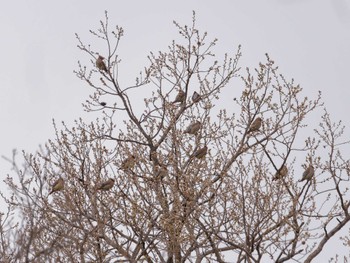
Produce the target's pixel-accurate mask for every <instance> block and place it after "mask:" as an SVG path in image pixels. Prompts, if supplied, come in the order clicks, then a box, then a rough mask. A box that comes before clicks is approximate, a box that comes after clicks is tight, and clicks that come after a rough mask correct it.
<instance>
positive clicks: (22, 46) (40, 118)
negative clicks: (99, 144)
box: [0, 0, 350, 178]
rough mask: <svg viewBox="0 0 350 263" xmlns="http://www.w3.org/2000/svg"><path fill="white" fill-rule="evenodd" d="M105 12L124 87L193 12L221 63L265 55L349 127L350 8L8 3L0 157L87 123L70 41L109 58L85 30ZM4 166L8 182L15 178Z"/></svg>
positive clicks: (322, 2)
mask: <svg viewBox="0 0 350 263" xmlns="http://www.w3.org/2000/svg"><path fill="white" fill-rule="evenodd" d="M104 10H107V11H108V12H109V17H110V23H111V25H114V24H118V25H120V26H122V27H124V30H125V37H124V38H123V40H122V43H121V46H120V49H119V54H120V56H121V58H122V59H123V61H124V62H123V64H122V69H121V70H122V72H124V73H125V74H124V76H123V79H124V80H129V82H128V83H133V81H134V79H135V77H136V76H137V74H138V72H139V71H140V70H141V69H143V66H144V65H145V63H146V62H147V60H146V56H147V55H148V53H149V51H158V50H164V49H166V47H167V45H168V44H170V41H171V40H172V39H174V38H175V39H176V38H178V34H177V30H176V29H175V27H174V26H173V24H172V21H173V20H177V21H178V22H180V23H181V24H185V23H186V24H190V23H191V16H192V10H195V11H196V13H197V24H198V26H199V28H200V29H202V30H205V31H208V33H209V38H215V37H217V38H218V39H219V44H218V45H217V50H218V52H219V53H220V52H221V53H223V52H230V51H232V52H234V51H235V50H236V48H237V46H238V44H242V51H243V58H242V59H241V66H242V67H245V66H252V67H254V66H256V65H257V63H258V62H259V61H261V60H264V59H265V56H264V54H265V53H266V52H267V53H269V54H270V56H271V58H273V59H274V61H275V62H276V64H277V65H279V67H280V70H281V72H282V73H283V74H284V75H285V76H286V77H287V78H294V79H295V80H296V82H297V83H300V84H301V86H302V87H303V88H304V90H305V93H306V94H307V95H308V96H310V97H314V96H316V95H317V91H318V90H321V91H322V93H323V100H324V101H325V102H326V104H327V107H328V109H329V111H330V113H331V114H332V116H333V117H336V118H337V119H343V120H344V122H345V124H347V125H348V126H349V125H350V121H349V118H348V116H347V115H348V112H349V110H350V106H349V104H348V98H349V97H350V87H349V85H350V84H349V81H348V76H349V70H350V66H349V61H350V0H244V1H243V0H239V1H238V0H223V1H212V0H201V1H199V0H197V1H195V0H177V1H164V0H148V1H117V0H104V1H91V0H90V1H87V0H84V1H82V0H73V1H71V0H70V1H68V0H61V1H43V0H37V1H27V0H18V1H6V2H3V3H2V5H1V9H0V32H1V41H0V50H1V51H2V53H3V55H2V57H3V63H1V64H0V91H1V96H0V109H1V110H0V122H1V123H2V128H1V130H0V145H1V147H0V155H7V156H9V155H10V154H11V150H12V149H13V148H17V149H19V150H21V149H25V150H28V151H35V150H36V149H37V146H38V144H40V143H41V144H43V143H44V142H45V141H46V140H47V139H48V138H52V137H53V135H54V131H53V128H52V121H51V119H52V118H55V119H56V121H57V122H59V121H61V120H64V121H66V122H67V123H72V122H73V120H74V119H76V118H78V117H83V118H89V116H88V115H87V113H85V112H84V111H83V109H82V107H81V103H82V102H84V101H85V99H86V98H87V96H88V94H89V92H91V89H89V88H88V87H87V86H86V85H85V83H82V82H81V81H80V80H78V79H77V78H76V77H75V75H74V74H73V70H74V69H75V68H76V67H77V60H79V59H83V58H84V54H83V53H82V52H80V51H79V50H78V49H77V48H76V44H77V42H76V40H75V36H74V33H79V34H80V35H81V36H82V39H83V40H86V42H90V43H91V44H92V45H93V46H95V47H97V48H98V47H101V49H102V51H101V53H103V46H102V45H101V42H98V41H96V39H94V38H92V37H91V36H90V35H89V34H88V30H89V29H95V28H97V27H98V26H99V20H101V19H104ZM92 41H94V42H92ZM348 131H349V130H348ZM0 164H1V167H2V172H1V177H2V178H4V177H5V175H6V173H7V172H8V171H9V169H8V166H7V164H6V163H5V162H4V161H3V160H1V161H0Z"/></svg>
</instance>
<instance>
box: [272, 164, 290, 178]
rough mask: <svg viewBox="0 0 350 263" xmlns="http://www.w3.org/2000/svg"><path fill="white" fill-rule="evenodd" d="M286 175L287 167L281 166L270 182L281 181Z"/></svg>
mask: <svg viewBox="0 0 350 263" xmlns="http://www.w3.org/2000/svg"><path fill="white" fill-rule="evenodd" d="M287 173H288V168H287V166H285V165H283V166H282V167H281V168H280V169H279V170H278V171H277V172H276V174H275V176H274V178H273V179H272V181H275V180H278V179H281V178H283V177H285V176H286V175H287Z"/></svg>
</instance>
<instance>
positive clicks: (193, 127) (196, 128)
mask: <svg viewBox="0 0 350 263" xmlns="http://www.w3.org/2000/svg"><path fill="white" fill-rule="evenodd" d="M201 126H202V123H201V122H200V121H196V122H192V123H191V124H190V125H188V127H187V128H186V129H185V130H184V133H189V134H196V133H197V132H198V131H199V129H200V128H201Z"/></svg>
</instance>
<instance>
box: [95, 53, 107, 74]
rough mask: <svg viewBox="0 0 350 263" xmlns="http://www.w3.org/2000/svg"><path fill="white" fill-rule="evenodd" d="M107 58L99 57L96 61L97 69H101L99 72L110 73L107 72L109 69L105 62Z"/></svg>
mask: <svg viewBox="0 0 350 263" xmlns="http://www.w3.org/2000/svg"><path fill="white" fill-rule="evenodd" d="M104 59H105V58H104V57H102V56H100V55H99V56H98V58H97V59H96V67H97V68H98V69H99V70H102V71H106V72H108V70H107V67H106V64H105V63H104V61H103V60H104Z"/></svg>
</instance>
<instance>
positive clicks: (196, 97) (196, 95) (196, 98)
mask: <svg viewBox="0 0 350 263" xmlns="http://www.w3.org/2000/svg"><path fill="white" fill-rule="evenodd" d="M200 100H201V95H199V93H198V92H197V91H195V92H193V95H192V101H193V102H194V103H197V102H199V101H200Z"/></svg>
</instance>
